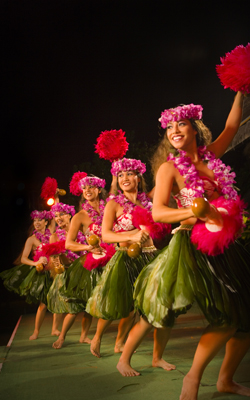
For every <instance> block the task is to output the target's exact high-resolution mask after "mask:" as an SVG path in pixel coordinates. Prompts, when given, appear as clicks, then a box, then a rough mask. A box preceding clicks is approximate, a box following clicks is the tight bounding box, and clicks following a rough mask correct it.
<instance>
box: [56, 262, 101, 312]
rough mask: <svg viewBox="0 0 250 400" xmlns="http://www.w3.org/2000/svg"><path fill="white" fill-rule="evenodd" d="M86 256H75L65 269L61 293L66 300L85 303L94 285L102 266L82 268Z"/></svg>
mask: <svg viewBox="0 0 250 400" xmlns="http://www.w3.org/2000/svg"><path fill="white" fill-rule="evenodd" d="M85 259H86V256H82V257H79V258H77V259H76V260H75V261H74V262H73V263H72V264H71V266H70V267H69V268H68V269H67V270H66V271H65V272H66V275H65V285H64V287H63V288H62V289H61V294H62V295H63V296H65V297H67V299H68V301H72V302H80V303H82V304H84V305H86V304H87V301H88V299H89V297H90V296H91V293H92V291H93V289H94V287H95V286H96V282H97V280H98V279H99V277H100V275H101V273H102V271H103V268H102V267H100V268H94V269H92V270H91V271H89V270H88V269H86V268H84V266H83V265H84V261H85Z"/></svg>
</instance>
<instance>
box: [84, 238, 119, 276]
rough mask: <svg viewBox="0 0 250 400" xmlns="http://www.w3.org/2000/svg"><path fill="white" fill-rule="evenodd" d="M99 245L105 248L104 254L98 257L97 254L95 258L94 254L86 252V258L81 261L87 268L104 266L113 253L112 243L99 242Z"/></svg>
mask: <svg viewBox="0 0 250 400" xmlns="http://www.w3.org/2000/svg"><path fill="white" fill-rule="evenodd" d="M101 247H102V248H103V249H104V250H105V254H104V256H103V257H99V256H98V255H97V256H96V258H95V254H93V253H90V252H89V253H88V254H87V256H86V259H85V261H84V263H83V267H84V268H86V269H87V270H89V271H91V270H92V269H95V268H101V267H105V265H106V264H107V263H108V261H109V260H110V259H111V257H113V255H114V254H115V248H114V246H113V245H112V244H108V243H101Z"/></svg>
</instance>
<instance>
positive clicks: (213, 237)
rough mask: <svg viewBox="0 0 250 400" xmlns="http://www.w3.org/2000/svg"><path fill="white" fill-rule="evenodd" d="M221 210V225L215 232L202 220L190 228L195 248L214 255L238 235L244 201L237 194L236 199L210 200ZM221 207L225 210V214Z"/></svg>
mask: <svg viewBox="0 0 250 400" xmlns="http://www.w3.org/2000/svg"><path fill="white" fill-rule="evenodd" d="M211 204H213V205H214V206H215V207H216V208H218V209H219V211H220V212H221V216H222V219H223V227H222V228H221V230H219V231H217V232H212V231H210V230H208V229H207V227H206V224H205V223H204V222H203V221H200V220H198V221H197V222H196V224H195V225H194V227H193V229H192V234H191V241H192V243H193V244H195V245H196V247H197V249H198V250H200V251H201V252H202V253H206V254H208V255H209V256H216V255H218V254H221V253H223V252H224V250H225V248H228V247H229V245H230V244H232V243H233V242H234V241H235V239H237V237H238V236H239V235H240V233H241V231H242V229H243V227H244V223H243V210H244V207H245V203H244V201H243V200H241V199H240V197H239V196H238V197H237V199H236V200H226V199H224V197H219V198H218V199H216V200H213V201H212V202H211ZM221 209H222V210H223V209H224V210H226V211H227V214H225V213H223V212H222V211H221Z"/></svg>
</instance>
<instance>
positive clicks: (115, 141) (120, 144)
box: [95, 129, 129, 162]
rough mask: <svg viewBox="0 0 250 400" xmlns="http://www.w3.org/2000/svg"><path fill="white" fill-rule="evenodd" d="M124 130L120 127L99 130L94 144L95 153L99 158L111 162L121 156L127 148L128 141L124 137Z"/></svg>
mask: <svg viewBox="0 0 250 400" xmlns="http://www.w3.org/2000/svg"><path fill="white" fill-rule="evenodd" d="M124 135H125V132H123V131H122V130H121V129H120V130H119V131H117V130H115V129H114V130H111V131H104V132H101V134H100V136H99V137H98V138H97V144H95V148H96V150H95V153H97V154H98V155H99V157H100V158H104V159H105V160H109V161H111V162H113V161H114V160H117V159H119V158H122V157H123V156H124V155H125V154H126V152H127V150H128V145H129V144H128V142H127V141H126V138H125V136H124Z"/></svg>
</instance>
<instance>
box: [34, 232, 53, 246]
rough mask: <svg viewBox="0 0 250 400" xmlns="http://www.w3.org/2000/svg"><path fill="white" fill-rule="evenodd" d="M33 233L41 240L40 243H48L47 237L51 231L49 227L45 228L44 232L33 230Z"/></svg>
mask: <svg viewBox="0 0 250 400" xmlns="http://www.w3.org/2000/svg"><path fill="white" fill-rule="evenodd" d="M33 235H35V237H36V238H37V239H38V240H39V241H40V242H41V243H49V238H50V236H51V232H50V230H49V229H45V232H44V233H42V232H38V231H36V230H35V231H33Z"/></svg>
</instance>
